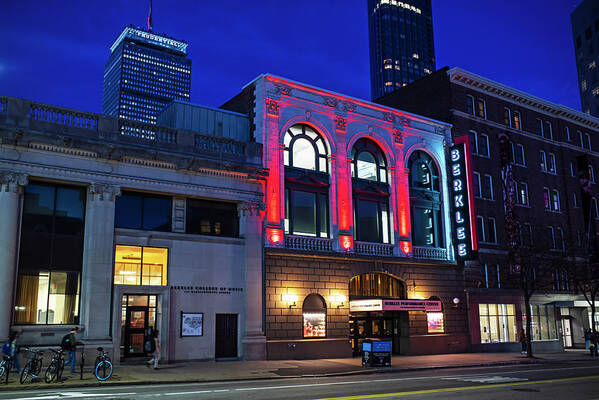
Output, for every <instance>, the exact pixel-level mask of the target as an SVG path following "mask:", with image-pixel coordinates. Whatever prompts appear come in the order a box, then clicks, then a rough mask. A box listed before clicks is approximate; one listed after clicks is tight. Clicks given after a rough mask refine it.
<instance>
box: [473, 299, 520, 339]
mask: <svg viewBox="0 0 599 400" xmlns="http://www.w3.org/2000/svg"><path fill="white" fill-rule="evenodd" d="M478 316H479V321H480V342H481V343H500V342H515V341H516V338H517V335H516V329H517V326H516V313H515V310H514V305H513V304H479V305H478Z"/></svg>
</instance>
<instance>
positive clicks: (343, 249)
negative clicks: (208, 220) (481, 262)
mask: <svg viewBox="0 0 599 400" xmlns="http://www.w3.org/2000/svg"><path fill="white" fill-rule="evenodd" d="M221 108H224V109H228V110H231V111H235V112H239V113H243V114H247V115H248V116H249V117H250V118H251V120H252V125H253V137H254V140H255V141H256V142H257V143H260V144H262V145H263V167H264V168H265V169H266V170H268V178H267V181H266V184H265V205H266V213H265V216H264V225H265V254H264V262H265V271H264V272H265V281H264V285H265V315H264V319H265V335H266V349H267V357H268V358H269V359H290V358H328V357H346V356H351V355H352V354H354V355H356V354H359V353H360V352H361V344H362V342H363V340H364V339H365V338H385V339H390V340H392V343H393V353H394V354H434V353H449V352H461V351H466V350H467V349H468V347H469V332H468V321H467V310H466V307H465V304H466V301H465V300H466V299H465V298H464V286H463V282H464V280H463V268H461V267H460V266H459V264H458V262H457V261H456V260H457V259H458V258H467V257H469V256H470V255H471V254H472V252H473V251H475V250H476V249H475V247H476V238H475V234H473V231H472V229H471V224H470V221H471V220H472V215H473V213H472V208H471V205H472V203H471V202H469V200H471V198H472V194H471V190H470V186H469V179H468V171H469V168H470V166H469V165H468V162H467V160H468V151H469V147H468V144H467V143H459V144H456V145H455V146H452V143H451V132H450V128H451V126H450V125H449V124H446V123H443V122H439V121H435V120H432V119H429V118H424V117H421V116H418V115H414V114H410V113H407V112H402V111H398V110H396V109H392V108H389V107H385V106H381V105H377V104H373V103H370V102H366V101H363V100H358V99H355V98H351V97H348V96H344V95H341V94H337V93H333V92H330V91H327V90H323V89H320V88H317V87H313V86H310V85H306V84H301V83H297V82H294V81H290V80H287V79H282V78H279V77H276V76H272V75H262V76H260V77H258V78H257V79H255V80H254V81H253V82H251V83H249V84H248V85H247V86H246V87H245V88H244V89H243V90H242V92H241V93H240V94H239V95H237V96H236V97H234V98H232V99H231V100H229V101H228V102H227V103H225V104H224V105H223V106H221ZM450 158H451V159H450ZM450 200H451V201H450ZM348 338H349V340H348Z"/></svg>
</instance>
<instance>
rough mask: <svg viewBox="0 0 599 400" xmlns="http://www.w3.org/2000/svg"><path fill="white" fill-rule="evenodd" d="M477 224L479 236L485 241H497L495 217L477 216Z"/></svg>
mask: <svg viewBox="0 0 599 400" xmlns="http://www.w3.org/2000/svg"><path fill="white" fill-rule="evenodd" d="M476 224H477V228H478V237H479V238H480V241H481V242H483V243H491V244H496V243H497V230H496V226H495V218H493V217H488V218H486V219H485V218H484V217H482V216H480V215H478V216H477V217H476Z"/></svg>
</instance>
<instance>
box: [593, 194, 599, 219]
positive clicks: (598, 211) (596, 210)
mask: <svg viewBox="0 0 599 400" xmlns="http://www.w3.org/2000/svg"><path fill="white" fill-rule="evenodd" d="M591 201H592V203H593V209H592V212H593V217H594V218H595V219H597V218H599V206H598V205H597V198H596V197H593V198H591Z"/></svg>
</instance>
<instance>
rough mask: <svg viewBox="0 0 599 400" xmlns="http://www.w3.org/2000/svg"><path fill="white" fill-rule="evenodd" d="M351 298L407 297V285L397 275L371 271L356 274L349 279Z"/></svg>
mask: <svg viewBox="0 0 599 400" xmlns="http://www.w3.org/2000/svg"><path fill="white" fill-rule="evenodd" d="M349 296H350V298H361V297H385V298H392V299H403V298H405V286H404V284H403V282H402V281H400V280H399V279H397V278H396V277H394V276H392V275H389V274H385V273H381V272H369V273H366V274H361V275H357V276H354V277H353V278H351V280H350V281H349Z"/></svg>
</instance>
